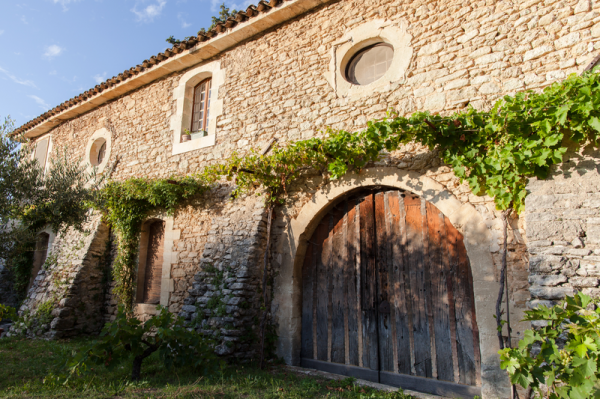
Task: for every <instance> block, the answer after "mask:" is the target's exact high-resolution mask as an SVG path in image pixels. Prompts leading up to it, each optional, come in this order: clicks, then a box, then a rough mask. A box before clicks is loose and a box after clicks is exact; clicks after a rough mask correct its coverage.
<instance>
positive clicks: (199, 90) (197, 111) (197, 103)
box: [190, 78, 212, 136]
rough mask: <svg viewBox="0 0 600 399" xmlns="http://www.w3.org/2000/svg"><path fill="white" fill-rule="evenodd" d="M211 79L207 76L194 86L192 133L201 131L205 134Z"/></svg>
mask: <svg viewBox="0 0 600 399" xmlns="http://www.w3.org/2000/svg"><path fill="white" fill-rule="evenodd" d="M211 87H212V79H210V78H208V79H205V80H203V81H202V82H200V83H199V84H198V85H197V86H196V87H195V88H194V105H193V109H192V126H191V128H190V131H191V132H192V133H198V132H202V133H204V134H202V136H205V135H206V131H207V130H208V121H209V113H210V93H211Z"/></svg>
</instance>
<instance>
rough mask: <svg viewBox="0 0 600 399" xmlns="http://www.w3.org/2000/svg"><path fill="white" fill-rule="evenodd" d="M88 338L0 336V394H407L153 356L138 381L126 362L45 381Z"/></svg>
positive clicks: (399, 398)
mask: <svg viewBox="0 0 600 399" xmlns="http://www.w3.org/2000/svg"><path fill="white" fill-rule="evenodd" d="M91 342H92V340H91V339H83V338H81V339H74V340H69V341H43V340H28V339H16V338H4V339H1V340H0V397H2V398H82V397H83V398H86V399H92V398H244V399H254V398H256V399H258V398H261V399H262V398H266V399H269V398H355V399H366V398H369V399H371V398H382V399H409V398H411V397H410V396H407V395H404V394H403V393H401V392H394V393H389V392H380V391H376V390H374V389H371V388H368V387H361V386H358V385H355V384H354V381H353V379H350V378H347V379H344V380H340V381H333V380H327V379H320V378H315V377H308V376H303V375H299V374H297V373H294V372H292V371H290V370H289V369H287V368H285V367H284V366H272V367H271V368H270V369H269V370H258V369H256V368H253V367H251V366H248V365H240V364H236V365H229V366H227V367H225V368H223V369H222V370H221V371H220V372H218V373H216V374H215V375H213V376H202V375H200V374H199V372H198V371H195V370H193V369H189V368H188V369H186V368H181V369H171V370H166V369H165V368H164V367H163V366H162V364H161V363H160V362H159V360H158V357H157V356H155V355H153V356H151V357H150V358H148V359H146V360H145V361H144V364H143V367H142V381H140V382H137V383H132V382H131V381H130V380H129V375H130V370H131V366H130V363H122V364H119V365H118V366H117V367H115V368H113V369H111V370H108V369H106V368H104V367H100V368H96V369H92V370H90V371H89V372H88V373H87V374H85V375H83V376H81V377H78V378H75V379H72V380H71V381H70V382H69V383H68V384H67V385H58V386H57V385H50V384H44V378H45V376H47V375H48V374H49V373H55V374H58V373H60V372H61V370H62V367H63V365H64V364H65V362H66V360H67V359H68V358H69V356H70V355H71V354H72V353H73V352H76V351H79V350H81V349H83V348H86V347H88V346H89V345H90V344H91Z"/></svg>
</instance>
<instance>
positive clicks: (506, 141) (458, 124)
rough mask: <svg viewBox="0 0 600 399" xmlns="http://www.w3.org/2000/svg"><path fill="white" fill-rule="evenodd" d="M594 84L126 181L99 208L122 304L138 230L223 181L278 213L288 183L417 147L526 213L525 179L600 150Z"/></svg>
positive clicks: (599, 84) (593, 78)
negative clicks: (258, 193)
mask: <svg viewBox="0 0 600 399" xmlns="http://www.w3.org/2000/svg"><path fill="white" fill-rule="evenodd" d="M599 88H600V75H599V74H597V73H595V71H594V72H590V73H586V74H584V75H582V76H577V75H571V76H569V78H567V79H566V80H565V81H562V82H557V83H554V84H553V85H551V86H549V87H547V88H546V89H544V91H543V92H541V93H536V92H533V91H527V92H521V93H517V94H516V95H515V96H505V97H503V98H502V99H500V100H498V101H497V102H496V103H495V105H494V106H493V107H492V109H491V110H490V111H477V110H475V109H474V108H472V107H469V108H468V109H466V110H465V111H461V112H457V113H454V114H452V115H451V116H441V115H434V114H431V113H430V112H416V113H414V114H412V115H411V116H408V117H403V116H400V115H397V114H396V113H394V112H390V113H389V114H388V116H387V117H386V118H385V119H383V120H379V121H370V122H368V124H367V128H366V129H365V130H363V131H360V132H354V133H351V132H347V131H344V130H332V129H328V130H326V131H325V132H324V133H325V134H324V138H318V137H315V138H311V139H308V140H302V141H297V142H294V143H290V144H286V145H282V146H279V145H275V146H274V147H273V149H272V151H271V152H270V153H269V154H268V155H263V154H259V153H257V152H255V151H251V152H250V153H248V154H246V155H244V156H240V155H238V154H234V155H233V156H232V157H231V158H230V159H229V160H227V161H225V162H224V163H221V164H215V165H211V166H208V167H206V168H204V169H203V170H202V171H200V172H199V173H196V174H194V175H192V176H189V177H184V178H176V179H175V178H174V179H171V180H169V179H159V180H150V179H131V180H127V181H124V182H114V181H113V182H110V183H109V184H108V185H107V186H106V187H105V188H104V189H103V190H101V192H100V195H99V201H98V204H97V207H98V208H100V209H102V210H104V212H105V213H106V220H107V221H108V222H109V223H110V224H111V225H112V226H113V227H115V228H116V230H117V232H118V233H119V252H118V256H117V260H116V263H115V269H114V277H115V280H116V281H117V288H116V292H117V295H118V296H119V299H120V302H121V303H123V304H125V305H126V306H131V303H132V300H133V284H134V270H135V259H136V253H137V247H138V244H139V235H140V229H141V225H142V222H143V220H144V219H145V218H146V217H147V216H148V213H149V212H150V211H152V210H154V209H157V208H162V209H164V210H166V211H167V212H173V211H174V209H175V208H176V207H177V205H178V204H179V203H180V202H181V201H183V200H185V199H188V198H191V197H193V196H196V195H199V194H202V193H204V192H206V191H207V190H209V189H210V187H211V185H212V184H213V183H215V182H216V181H218V180H219V179H221V178H223V177H225V178H227V179H228V180H235V185H236V189H235V191H234V196H235V195H239V194H240V193H242V192H247V191H249V190H251V189H253V188H254V187H256V186H261V187H262V188H263V189H264V190H263V191H262V192H263V193H264V195H265V196H266V198H265V202H266V204H267V207H268V209H269V210H270V209H272V206H273V205H275V204H282V203H283V202H284V200H285V197H286V193H287V189H288V187H289V186H290V184H292V182H293V181H295V180H296V179H298V178H300V177H301V176H302V174H303V173H306V172H307V171H318V172H320V173H321V174H323V176H324V177H325V178H326V179H325V181H327V180H328V179H338V178H340V177H342V176H343V175H344V174H346V173H348V172H349V171H356V172H359V173H360V171H361V170H362V169H363V168H365V167H366V166H367V165H368V164H369V163H371V162H374V161H377V160H378V159H379V158H380V157H381V156H382V154H383V153H385V152H391V151H395V150H397V149H399V148H400V146H402V145H404V144H407V143H410V142H418V143H421V144H424V145H426V146H428V147H429V149H430V150H436V151H439V154H440V155H441V157H442V159H443V161H444V162H445V163H447V164H449V165H451V166H452V168H453V170H454V173H455V174H456V176H457V177H459V178H460V180H461V181H467V182H468V184H469V186H470V188H471V190H472V191H473V192H474V193H475V194H477V195H484V194H488V195H489V196H490V197H492V198H494V201H495V203H496V206H497V208H498V209H500V210H507V209H511V208H512V209H514V210H515V211H516V212H517V213H520V212H521V211H522V210H523V209H524V201H525V197H526V195H527V191H526V184H527V180H528V179H529V178H530V177H534V176H535V177H538V178H542V179H543V178H545V177H546V176H547V175H548V172H549V170H550V167H551V166H552V165H554V164H556V163H559V162H561V161H562V157H563V155H564V154H565V152H566V151H567V148H566V145H567V144H566V140H565V139H568V140H570V142H572V143H574V144H575V145H576V147H577V148H579V147H578V146H581V145H586V144H590V145H594V146H597V145H598V138H599V134H600V119H599V118H600V90H599Z"/></svg>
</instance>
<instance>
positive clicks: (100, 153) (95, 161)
mask: <svg viewBox="0 0 600 399" xmlns="http://www.w3.org/2000/svg"><path fill="white" fill-rule="evenodd" d="M105 156H106V140H105V139H103V138H99V139H96V140H95V141H94V144H92V148H91V150H90V163H91V164H92V166H99V165H101V164H102V162H103V161H104V157H105Z"/></svg>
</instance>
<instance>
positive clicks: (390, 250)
mask: <svg viewBox="0 0 600 399" xmlns="http://www.w3.org/2000/svg"><path fill="white" fill-rule="evenodd" d="M393 202H395V203H396V206H397V205H398V191H388V192H386V193H385V201H384V204H385V231H386V236H387V242H386V250H387V258H388V273H387V274H388V295H389V298H388V301H389V304H390V324H391V333H390V335H391V337H390V338H391V341H392V369H391V370H390V371H393V372H394V373H397V372H398V330H397V328H396V281H397V279H396V277H397V276H396V274H397V273H396V271H397V269H398V266H397V265H395V264H394V245H396V246H397V245H398V237H397V234H396V231H395V230H394V226H393V216H392V206H393V205H392V206H390V203H393Z"/></svg>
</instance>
